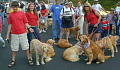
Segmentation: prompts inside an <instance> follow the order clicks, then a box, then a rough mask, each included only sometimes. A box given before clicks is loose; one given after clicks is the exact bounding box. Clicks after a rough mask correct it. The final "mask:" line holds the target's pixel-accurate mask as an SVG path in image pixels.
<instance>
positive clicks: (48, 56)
mask: <svg viewBox="0 0 120 70" xmlns="http://www.w3.org/2000/svg"><path fill="white" fill-rule="evenodd" d="M53 43H55V40H52V39H49V40H48V41H47V44H48V52H45V58H46V59H45V61H46V62H49V61H50V60H52V58H51V57H54V56H55V52H54V49H53Z"/></svg>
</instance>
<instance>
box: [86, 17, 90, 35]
mask: <svg viewBox="0 0 120 70" xmlns="http://www.w3.org/2000/svg"><path fill="white" fill-rule="evenodd" d="M85 22H86V35H87V36H88V26H89V24H88V20H87V18H86V17H85Z"/></svg>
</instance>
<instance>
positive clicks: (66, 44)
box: [55, 39, 72, 48]
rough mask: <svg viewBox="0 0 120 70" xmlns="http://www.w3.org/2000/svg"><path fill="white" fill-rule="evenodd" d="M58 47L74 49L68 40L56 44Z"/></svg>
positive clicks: (61, 40)
mask: <svg viewBox="0 0 120 70" xmlns="http://www.w3.org/2000/svg"><path fill="white" fill-rule="evenodd" d="M55 45H56V46H59V47H61V48H69V47H72V44H70V43H69V41H68V40H66V39H60V40H59V41H58V43H55Z"/></svg>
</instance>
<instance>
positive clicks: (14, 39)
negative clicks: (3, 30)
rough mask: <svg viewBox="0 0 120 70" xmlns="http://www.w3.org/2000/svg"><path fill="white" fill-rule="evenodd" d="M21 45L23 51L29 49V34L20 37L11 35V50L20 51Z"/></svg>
mask: <svg viewBox="0 0 120 70" xmlns="http://www.w3.org/2000/svg"><path fill="white" fill-rule="evenodd" d="M19 44H20V45H21V48H22V50H27V49H29V44H28V39H27V33H23V34H19V35H16V34H11V50H12V51H18V50H19Z"/></svg>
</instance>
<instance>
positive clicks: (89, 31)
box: [88, 23, 102, 34]
mask: <svg viewBox="0 0 120 70" xmlns="http://www.w3.org/2000/svg"><path fill="white" fill-rule="evenodd" d="M93 28H94V25H89V28H88V33H89V34H91V33H92V30H93ZM101 32H102V24H101V23H99V25H98V28H97V31H96V32H95V33H101Z"/></svg>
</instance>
